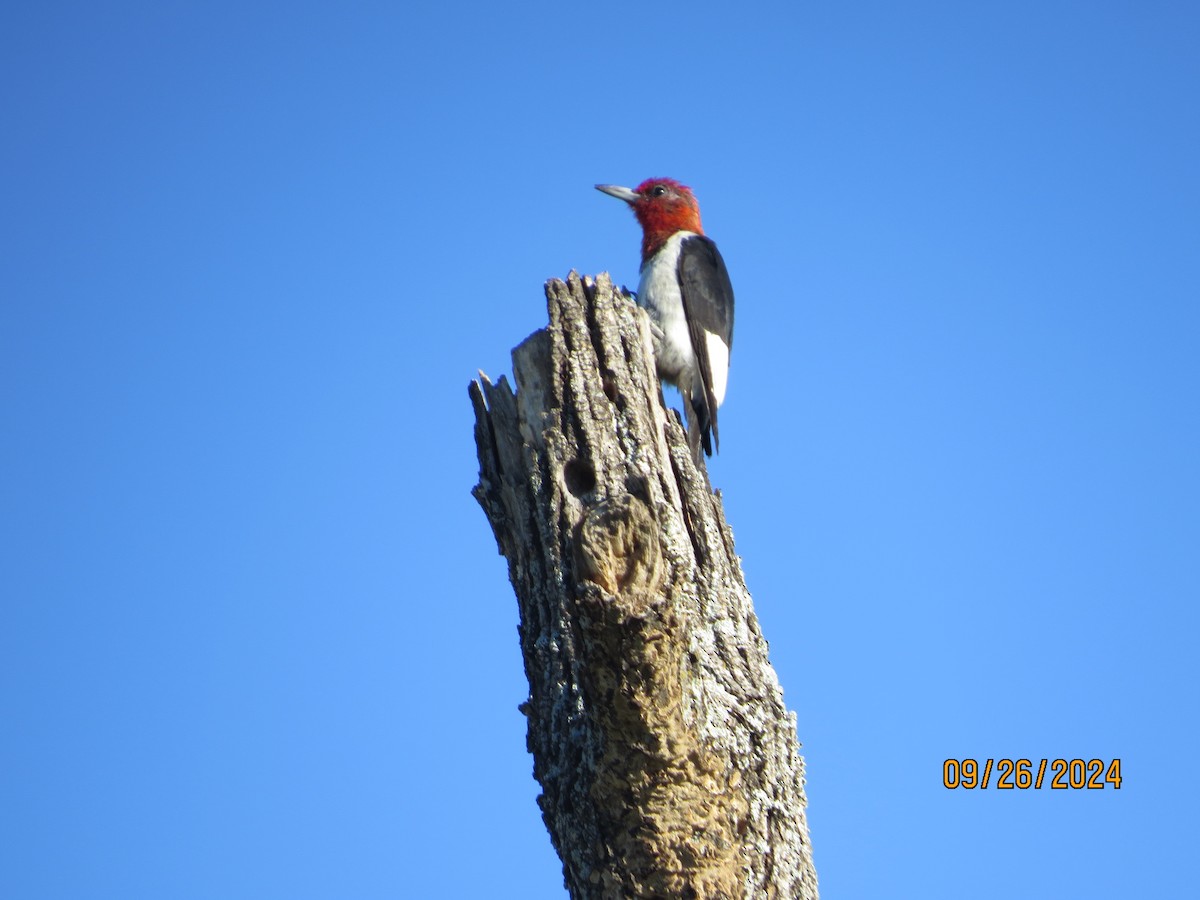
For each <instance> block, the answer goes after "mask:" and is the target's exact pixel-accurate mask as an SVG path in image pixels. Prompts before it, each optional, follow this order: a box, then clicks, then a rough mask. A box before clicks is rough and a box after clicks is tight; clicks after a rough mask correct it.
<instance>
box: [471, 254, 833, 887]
mask: <svg viewBox="0 0 1200 900" xmlns="http://www.w3.org/2000/svg"><path fill="white" fill-rule="evenodd" d="M546 298H547V300H548V305H549V309H550V326H549V328H547V329H544V330H542V331H538V332H536V333H534V334H533V335H531V336H530V337H529V338H527V339H526V340H525V341H524V342H523V343H522V344H521V345H520V346H519V347H517V348H516V349H515V350H514V351H513V374H514V377H515V380H516V383H517V391H516V393H515V394H514V393H513V391H512V389H511V388H510V387H509V386H508V383H507V381H506V380H505V379H504V378H501V379H500V381H499V382H498V383H497V384H492V383H491V382H490V381H489V380H488V379H487V377H486V376H483V375H482V373H481V376H480V380H479V381H477V382H472V384H471V389H470V394H471V401H472V403H473V405H474V407H475V442H476V445H477V448H478V451H479V469H480V471H479V484H478V485H477V486H476V488H475V490H474V494H475V497H476V498H477V499H478V500H479V502H480V504H481V505H482V506H483V509H484V512H485V513H486V514H487V516H488V519H489V520H490V521H491V524H492V529H493V531H494V532H495V535H496V541H497V543H498V544H499V547H500V552H501V553H502V554H504V556H506V557H507V558H508V567H509V577H510V579H511V580H512V584H513V587H514V588H515V590H516V594H517V601H518V604H519V606H520V613H521V626H520V635H521V652H522V654H523V655H524V658H525V672H526V675H527V676H528V678H529V699H528V701H527V702H525V703H524V704H522V706H521V709H522V711H523V712H524V713H525V715H526V716H527V717H528V723H529V733H528V745H529V750H530V752H531V753H532V754H533V759H534V763H533V771H534V776H535V777H536V778H537V780H538V782H539V783H540V784H541V786H542V795H541V796H540V797H539V798H538V803H539V805H540V806H541V809H542V816H543V818H544V819H545V822H546V826H547V828H548V829H549V831H550V836H551V839H552V840H553V841H554V846H555V848H556V849H557V850H558V854H559V856H560V857H561V858H562V861H563V871H564V876H565V879H566V885H567V888H568V890H569V891H570V893H571V896H572V897H573V898H575V900H598V898H605V900H607V898H627V897H634V898H664V900H666V898H688V897H695V898H705V900H707V898H730V900H732V898H760V897H778V898H805V900H815V898H816V897H817V877H816V871H815V870H814V868H813V862H812V854H811V846H810V844H809V838H808V828H807V825H806V822H805V816H804V807H805V795H804V763H803V761H802V759H801V757H800V755H799V743H798V741H797V739H796V720H795V715H794V714H792V713H789V712H788V711H787V708H786V707H785V706H784V703H783V696H782V692H781V691H780V687H779V682H778V680H777V679H776V676H775V672H774V670H773V669H772V668H771V665H770V663H769V662H768V661H767V644H766V641H765V640H764V639H763V636H762V633H761V632H760V631H759V627H758V620H757V619H756V618H755V615H754V611H753V609H752V605H751V600H750V594H749V592H748V591H747V590H746V585H745V582H744V581H743V578H742V571H741V566H740V564H739V562H738V557H737V555H736V553H735V551H734V546H733V534H732V532H731V531H730V529H729V526H728V525H726V524H725V519H724V515H723V513H722V509H721V500H720V496H719V495H714V494H713V492H712V489H711V488H710V486H709V483H708V477H707V473H706V471H704V470H703V469H697V467H696V465H695V464H694V463H693V461H692V457H691V454H690V453H689V451H688V443H687V438H686V436H685V434H684V431H683V428H682V426H681V424H680V422H679V419H678V416H677V415H674V414H670V413H669V412H668V410H667V409H666V408H665V407H664V405H663V403H662V400H661V393H660V389H659V384H658V380H657V378H656V376H655V373H654V364H653V358H652V351H651V343H650V330H649V321H648V319H647V318H646V315H645V313H644V312H643V311H642V310H639V309H638V308H637V307H636V306H635V305H634V304H633V303H632V302H631V301H630V300H629V299H628V298H627V297H625V296H623V295H622V294H621V293H620V292H619V291H616V290H614V288H613V285H612V283H611V281H610V280H609V279H608V277H607V276H606V275H601V276H600V277H599V278H598V279H597V280H595V281H592V280H591V279H590V278H589V279H583V280H581V279H580V278H579V276H578V275H576V274H575V273H571V275H570V276H569V278H568V280H567V283H565V284H564V283H563V282H561V281H558V280H552V281H550V282H548V283H547V285H546Z"/></svg>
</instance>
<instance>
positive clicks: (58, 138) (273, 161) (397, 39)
mask: <svg viewBox="0 0 1200 900" xmlns="http://www.w3.org/2000/svg"><path fill="white" fill-rule="evenodd" d="M1198 41H1200V12H1197V10H1196V9H1195V7H1194V6H1192V5H1191V4H1185V3H1165V2H1146V3H1136V4H1135V3H1131V2H1095V3H1083V2H1077V3H1070V2H1057V0H1051V2H1039V3H1029V2H1006V3H990V2H989V3H976V4H961V3H934V2H914V3H908V4H892V3H850V4H838V5H831V4H820V5H818V4H811V3H798V4H790V3H789V4H783V3H780V4H742V5H739V6H737V7H736V8H731V7H729V6H727V5H724V4H712V5H706V4H693V5H690V6H688V7H686V8H683V7H679V6H668V5H665V4H625V3H616V4H605V5H604V6H603V7H598V6H592V7H590V8H585V7H583V6H582V5H572V6H567V5H564V4H549V3H544V4H520V5H515V6H503V5H496V4H441V5H437V6H436V7H435V5H433V4H410V5H408V6H407V7H405V6H403V5H401V4H382V3H377V4H372V3H364V4H348V5H347V4H328V5H321V4H305V3H300V4H265V3H256V4H225V3H210V4H191V3H184V2H169V3H153V4H151V3H145V4H130V3H116V4H109V5H96V4H71V3H45V4H37V5H33V4H24V5H22V4H9V5H8V6H7V7H6V8H5V9H4V11H3V12H0V46H2V47H3V52H0V76H2V77H0V112H2V113H3V118H4V121H5V123H6V127H5V128H4V130H3V134H2V135H0V169H2V171H3V172H4V176H3V177H2V178H0V241H2V243H3V248H4V250H3V253H0V422H2V423H3V442H2V444H0V591H2V594H3V598H2V599H0V722H3V723H4V727H3V732H2V736H0V895H2V896H5V897H13V898H56V900H57V898H72V900H74V898H93V897H94V898H106V897H121V898H168V897H169V898H216V897H220V898H288V900H295V898H342V897H353V898H376V897H378V898H384V897H389V898H390V897H413V898H425V897H448V898H457V897H463V898H474V897H494V898H523V900H528V898H560V897H564V896H565V892H564V890H563V888H562V879H561V873H560V868H559V864H558V861H557V859H556V857H555V856H554V853H553V851H552V849H551V847H550V843H549V840H548V838H547V836H546V834H545V831H544V828H543V826H542V824H541V821H540V817H539V814H538V811H537V808H536V805H535V803H534V798H535V796H536V793H537V787H536V784H535V783H534V781H533V779H532V775H531V769H532V762H531V760H530V758H529V757H528V755H527V754H526V751H525V744H524V720H523V718H522V717H521V715H520V714H519V713H518V712H517V704H518V703H520V702H521V701H522V699H524V696H525V681H524V674H523V670H522V665H521V659H520V654H519V650H518V645H517V640H516V604H515V601H514V599H513V596H512V591H511V589H510V587H509V585H508V583H507V578H506V570H505V566H504V564H503V561H502V560H501V558H500V557H498V556H497V555H496V552H495V544H494V542H493V539H492V537H491V534H490V531H489V528H488V525H487V523H486V521H485V519H484V517H483V515H482V513H481V512H480V510H479V509H478V507H477V506H476V504H475V502H474V501H473V500H472V499H471V497H470V495H469V490H470V488H471V486H472V485H473V484H474V482H475V477H476V472H477V467H476V463H475V458H474V446H473V444H472V436H471V425H472V420H471V414H470V406H469V403H468V402H467V395H466V385H467V382H468V381H469V379H470V378H471V377H472V376H473V374H474V373H475V371H476V369H479V368H482V369H484V370H485V371H487V372H488V373H489V374H491V375H492V376H493V377H495V376H498V375H499V374H501V373H503V372H506V371H509V368H510V362H509V356H508V353H509V350H510V348H511V347H513V346H514V345H516V344H517V343H518V342H519V341H521V340H522V339H523V338H524V337H525V336H526V335H527V334H529V333H530V332H531V331H533V330H535V329H536V328H538V327H541V325H542V324H544V322H545V307H544V301H543V299H542V284H543V282H544V281H545V280H546V279H547V278H550V277H555V276H558V277H561V276H564V275H565V274H566V273H567V272H568V271H569V270H570V269H572V268H574V269H577V270H579V271H582V272H588V273H594V272H599V271H602V270H608V271H611V272H612V273H613V276H614V278H615V279H616V280H617V281H618V282H624V283H627V284H630V285H633V284H634V283H636V281H637V262H638V260H637V251H638V239H637V229H636V225H635V223H634V221H633V219H632V217H631V216H630V214H629V212H628V211H627V210H626V209H624V208H623V207H622V205H621V204H619V203H617V202H616V201H614V200H612V199H610V198H607V197H605V196H603V195H601V194H598V193H596V192H595V191H594V190H592V185H593V184H594V183H596V182H613V183H624V184H633V183H636V182H638V181H640V180H641V179H643V178H646V177H649V176H652V175H666V176H672V177H675V178H678V179H680V180H682V181H684V182H685V183H687V184H690V185H691V186H692V187H693V188H694V189H695V191H696V193H697V195H698V197H699V198H700V202H701V204H702V207H703V211H704V220H705V225H706V227H707V229H708V232H709V234H710V235H712V236H713V237H714V238H715V239H716V241H717V242H718V243H719V245H720V247H721V249H722V252H723V254H724V256H725V259H726V261H727V263H728V265H729V269H730V272H731V274H732V277H733V281H734V286H735V288H736V291H737V298H738V313H737V315H738V319H737V330H736V341H735V345H734V351H733V358H732V375H731V380H730V387H729V393H728V396H727V400H726V405H725V406H724V407H723V408H722V412H721V425H722V429H721V432H722V453H721V455H720V457H718V458H717V459H715V460H714V461H712V462H711V464H710V468H709V472H710V475H711V478H712V481H713V483H714V485H716V486H717V487H720V488H721V489H722V491H723V493H724V496H725V505H726V513H727V516H728V519H729V521H730V523H731V525H732V527H733V529H734V533H735V535H736V538H737V543H738V550H739V552H740V553H741V555H742V557H743V566H744V569H745V572H746V577H747V581H748V583H749V587H750V589H751V592H752V593H753V595H754V597H755V602H756V608H757V611H758V615H759V617H760V620H761V622H762V626H763V629H764V631H765V633H766V635H767V637H768V639H769V640H770V643H771V656H772V661H773V662H774V664H775V666H776V668H777V670H778V672H779V676H780V679H781V681H782V683H783V686H784V690H785V697H786V700H787V702H788V705H789V707H790V708H792V709H795V710H796V711H797V714H798V717H799V734H800V738H801V740H802V741H803V742H804V745H805V754H806V758H807V761H808V772H809V783H808V789H809V798H810V808H809V824H810V827H811V830H812V835H813V842H814V847H815V854H816V863H817V870H818V873H819V876H820V879H821V885H822V890H823V894H824V896H826V897H829V898H834V897H838V898H847V897H848V898H860V897H862V898H865V897H891V896H917V895H918V894H919V895H920V896H922V897H925V898H960V897H964V896H965V897H974V898H991V897H1010V896H1012V895H1013V894H1015V893H1019V894H1020V895H1021V896H1025V897H1034V898H1037V897H1045V898H1051V897H1053V898H1061V897H1088V898H1103V897H1125V896H1130V895H1140V896H1163V897H1168V896H1183V895H1185V894H1189V893H1191V892H1192V891H1193V890H1194V878H1192V877H1191V873H1190V871H1187V870H1186V869H1185V860H1187V859H1191V858H1192V857H1193V856H1194V849H1195V842H1196V838H1197V828H1196V825H1195V815H1194V810H1195V806H1196V802H1197V799H1198V798H1197V791H1196V788H1195V786H1194V781H1195V779H1194V777H1193V775H1194V773H1193V772H1192V771H1191V765H1190V750H1191V748H1192V747H1194V746H1195V744H1196V738H1197V734H1196V726H1195V721H1196V718H1197V712H1198V710H1197V674H1198V673H1197V663H1196V651H1195V647H1196V638H1197V626H1198V624H1200V622H1198V615H1197V612H1196V609H1197V601H1198V600H1200V578H1198V574H1197V568H1198V567H1197V560H1198V549H1200V512H1198V509H1200V476H1198V471H1197V459H1198V458H1200V421H1198V414H1197V410H1198V407H1197V393H1198V391H1197V389H1198V387H1200V364H1198V363H1197V352H1196V348H1197V343H1198V339H1200V312H1198V309H1197V300H1198V299H1200V112H1198V107H1197V104H1196V90H1197V86H1198V85H1200V55H1198V54H1197V53H1196V47H1197V43H1198ZM668 399H669V400H671V401H672V402H675V401H676V398H674V397H673V396H672V395H669V396H668ZM961 757H974V758H979V759H986V758H989V757H990V758H996V759H999V758H1005V757H1009V758H1011V757H1029V758H1032V759H1034V760H1037V759H1040V758H1043V757H1048V758H1057V757H1066V758H1075V757H1082V758H1087V759H1090V758H1093V757H1098V758H1102V759H1105V760H1109V759H1112V758H1115V757H1119V758H1120V759H1121V760H1122V761H1123V766H1124V775H1125V780H1124V784H1123V785H1122V787H1121V790H1120V791H1113V790H1111V789H1109V790H1104V791H1051V790H1048V789H1043V790H1040V791H1032V790H1031V791H1011V792H1006V791H998V790H995V789H990V790H986V791H978V790H977V791H961V790H959V791H948V790H946V789H945V788H944V787H943V786H942V784H941V777H942V763H943V760H945V759H946V758H961ZM1187 868H1190V867H1187ZM910 882H911V883H912V884H913V886H912V887H909V883H910ZM918 886H919V887H918Z"/></svg>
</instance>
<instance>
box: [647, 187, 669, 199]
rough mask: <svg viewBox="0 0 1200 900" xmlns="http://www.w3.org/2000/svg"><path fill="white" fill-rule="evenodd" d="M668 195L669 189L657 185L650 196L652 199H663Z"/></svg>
mask: <svg viewBox="0 0 1200 900" xmlns="http://www.w3.org/2000/svg"><path fill="white" fill-rule="evenodd" d="M666 193H667V189H666V188H665V187H664V186H663V185H661V184H656V185H655V186H654V188H653V190H651V191H650V196H651V197H662V196H664V195H665V194H666Z"/></svg>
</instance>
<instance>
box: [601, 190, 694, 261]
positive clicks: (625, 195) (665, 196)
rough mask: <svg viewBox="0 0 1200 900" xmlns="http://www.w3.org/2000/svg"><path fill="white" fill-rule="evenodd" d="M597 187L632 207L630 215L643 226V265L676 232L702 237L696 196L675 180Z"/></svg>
mask: <svg viewBox="0 0 1200 900" xmlns="http://www.w3.org/2000/svg"><path fill="white" fill-rule="evenodd" d="M596 187H597V188H598V189H600V190H602V191H604V193H606V194H610V195H612V196H613V197H617V198H619V199H621V200H624V201H625V202H626V203H628V204H629V205H630V206H631V207H633V214H634V215H635V216H637V220H638V222H639V223H640V224H641V226H642V262H645V261H646V260H648V259H649V258H650V257H651V256H653V255H654V254H655V253H656V252H658V249H659V248H660V247H662V245H663V244H665V243H666V242H667V239H668V238H670V237H671V235H673V234H674V233H675V232H677V231H694V232H696V234H704V229H703V228H702V227H701V225H700V204H699V203H697V202H696V195H695V194H693V193H692V189H691V188H689V187H688V186H687V185H683V184H680V183H679V182H678V181H675V180H674V179H671V178H647V179H646V180H645V181H643V182H642V183H641V184H639V185H638V186H637V187H635V188H633V189H632V190H630V189H629V188H621V187H615V186H613V185H607V184H598V185H596Z"/></svg>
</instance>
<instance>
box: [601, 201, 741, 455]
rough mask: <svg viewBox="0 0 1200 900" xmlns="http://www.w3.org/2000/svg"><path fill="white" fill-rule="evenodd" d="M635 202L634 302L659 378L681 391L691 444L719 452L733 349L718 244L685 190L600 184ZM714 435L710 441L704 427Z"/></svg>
mask: <svg viewBox="0 0 1200 900" xmlns="http://www.w3.org/2000/svg"><path fill="white" fill-rule="evenodd" d="M596 190H598V191H603V192H604V193H606V194H609V195H611V196H613V197H616V198H617V199H619V200H624V201H625V202H626V203H628V204H629V205H630V206H631V207H633V214H634V215H635V216H637V220H638V222H639V223H640V224H641V226H642V279H641V282H640V283H639V284H638V292H637V302H638V305H639V306H642V307H645V309H646V311H647V312H649V313H650V322H651V330H652V332H653V335H654V358H655V361H656V363H657V366H658V377H659V378H661V379H662V380H663V381H665V382H667V383H668V384H673V385H675V386H676V387H677V388H679V393H681V394H682V395H683V405H684V408H685V412H686V413H687V421H688V444H689V445H690V446H691V448H692V455H693V456H694V457H695V458H696V461H697V462H699V461H700V447H701V445H703V447H704V452H705V453H707V454H708V455H709V456H712V452H713V446H714V445H715V446H716V448H717V449H718V450H719V449H720V447H721V440H720V436H719V434H718V432H717V407H718V406H720V405H721V403H722V401H723V400H724V399H725V385H726V383H727V382H728V380H729V350H730V348H731V347H732V346H733V286H732V285H731V284H730V283H729V273H728V272H727V271H726V270H725V261H724V260H723V259H721V254H720V253H719V252H718V251H717V245H716V244H714V243H713V242H712V241H711V240H710V239H709V238H707V237H705V236H704V229H703V228H701V227H700V204H698V203H697V202H696V197H695V195H694V194H692V191H691V189H690V188H688V187H685V186H684V185H682V184H680V183H679V182H678V181H672V180H671V179H670V178H650V179H648V180H646V181H643V182H642V183H641V184H639V185H638V186H637V187H635V188H627V187H618V186H617V185H614V184H598V185H596ZM710 429H711V430H712V440H711V441H710V440H709V430H710Z"/></svg>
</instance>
